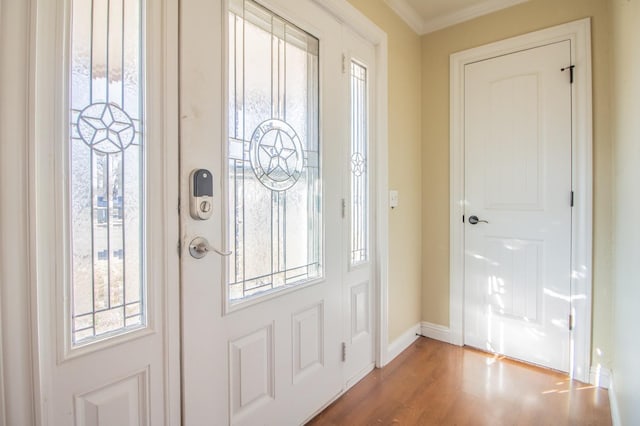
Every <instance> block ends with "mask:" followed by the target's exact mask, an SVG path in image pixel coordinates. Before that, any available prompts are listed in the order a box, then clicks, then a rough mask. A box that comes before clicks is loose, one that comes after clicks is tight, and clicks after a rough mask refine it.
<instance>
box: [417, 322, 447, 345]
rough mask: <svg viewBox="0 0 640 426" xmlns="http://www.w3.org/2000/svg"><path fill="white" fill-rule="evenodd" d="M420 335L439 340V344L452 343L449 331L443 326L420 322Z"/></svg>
mask: <svg viewBox="0 0 640 426" xmlns="http://www.w3.org/2000/svg"><path fill="white" fill-rule="evenodd" d="M420 334H422V335H423V336H424V337H429V338H431V339H435V340H440V341H441V342H446V343H452V341H451V330H450V329H449V327H445V326H444V325H439V324H433V323H430V322H427V321H422V323H420Z"/></svg>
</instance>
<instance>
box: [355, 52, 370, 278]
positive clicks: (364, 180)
mask: <svg viewBox="0 0 640 426" xmlns="http://www.w3.org/2000/svg"><path fill="white" fill-rule="evenodd" d="M368 126H369V117H368V98H367V69H366V68H365V67H363V66H362V65H360V64H357V63H356V62H351V264H352V265H357V264H358V263H362V262H366V261H367V260H368V259H369V253H368V247H369V172H368V154H367V145H368V141H369V133H368V131H367V129H368V128H369V127H368Z"/></svg>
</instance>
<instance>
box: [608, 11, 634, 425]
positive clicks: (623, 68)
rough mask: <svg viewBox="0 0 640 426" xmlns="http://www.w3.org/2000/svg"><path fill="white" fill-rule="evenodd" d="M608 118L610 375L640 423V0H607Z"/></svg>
mask: <svg viewBox="0 0 640 426" xmlns="http://www.w3.org/2000/svg"><path fill="white" fill-rule="evenodd" d="M611 3H612V12H613V13H612V17H613V25H612V34H613V37H612V41H613V43H612V46H613V54H612V59H613V61H612V67H611V70H612V71H611V75H612V79H611V82H612V91H611V93H612V102H611V106H612V124H613V126H612V127H613V132H612V135H613V140H614V168H613V170H614V173H613V180H614V185H613V188H614V191H613V192H614V196H613V197H614V209H613V211H614V215H613V223H614V232H613V241H614V245H613V265H614V267H613V278H614V283H615V286H614V287H615V291H614V295H615V296H614V303H613V307H614V308H613V330H614V341H613V349H614V358H613V379H614V383H615V392H616V399H617V401H618V407H619V413H620V420H621V423H620V424H625V425H638V424H640V406H639V405H638V383H640V368H638V354H640V338H639V337H638V336H639V334H640V333H638V331H637V324H638V308H639V307H640V285H638V282H639V279H638V277H639V274H638V259H640V222H638V212H640V196H638V194H639V192H640V191H639V190H638V183H640V49H639V46H638V41H639V40H640V25H638V24H639V23H640V1H639V0H630V1H629V0H613V1H612V2H611Z"/></svg>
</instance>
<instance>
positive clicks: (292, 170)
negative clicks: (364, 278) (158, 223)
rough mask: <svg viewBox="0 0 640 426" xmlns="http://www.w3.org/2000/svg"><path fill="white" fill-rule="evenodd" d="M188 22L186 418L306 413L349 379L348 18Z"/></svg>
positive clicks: (235, 8) (286, 12)
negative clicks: (203, 185)
mask: <svg viewBox="0 0 640 426" xmlns="http://www.w3.org/2000/svg"><path fill="white" fill-rule="evenodd" d="M181 24H182V32H181V40H180V47H181V81H180V91H181V101H180V118H181V122H180V128H181V158H180V161H181V184H182V189H181V198H182V202H181V205H182V208H181V209H182V210H181V217H182V219H181V226H182V236H181V238H182V247H183V249H182V279H181V285H182V330H183V338H182V341H183V347H182V355H183V357H182V362H183V370H182V372H183V409H184V411H183V420H184V424H185V425H201V424H212V423H215V424H227V423H233V424H300V423H303V422H304V421H305V420H306V419H307V418H308V417H309V416H310V415H312V414H313V413H314V412H315V411H316V410H319V409H320V408H321V407H322V406H323V405H324V404H326V403H327V402H328V401H330V400H331V399H332V398H333V397H334V396H336V395H337V394H339V393H340V392H341V390H342V388H343V363H342V353H343V352H342V349H343V348H342V315H343V312H342V305H343V303H342V302H343V301H342V270H341V265H342V254H343V251H342V237H341V236H342V232H343V220H342V217H341V211H342V192H343V191H342V190H343V188H342V183H343V179H342V173H343V165H344V162H343V161H342V160H341V159H342V158H344V155H345V149H346V140H345V135H346V134H347V133H348V130H347V129H348V126H349V124H348V123H349V122H348V119H347V117H348V108H347V104H346V102H343V99H342V98H341V95H340V94H342V93H344V86H343V84H342V83H343V81H344V76H343V73H342V66H343V64H342V48H341V32H342V25H341V24H340V23H339V22H337V21H336V20H335V19H334V18H333V17H332V16H330V15H329V14H328V13H327V12H325V11H324V10H323V9H322V8H320V7H319V6H318V5H317V4H316V3H314V2H312V1H311V0H302V1H295V2H293V1H285V0H270V1H266V2H260V3H256V2H254V1H252V0H230V1H229V2H219V1H213V2H212V1H205V0H201V1H191V2H185V3H184V4H183V5H182V10H181ZM221 64H223V65H222V66H221ZM223 100H224V101H223ZM194 170H200V171H201V172H200V173H204V174H206V175H207V176H213V179H212V191H210V194H211V195H212V197H211V198H208V199H207V200H205V202H206V203H210V204H206V203H205V204H202V203H200V202H198V203H194V202H188V201H187V200H190V198H192V197H193V196H194V194H195V192H194V190H195V187H196V186H197V185H199V183H198V182H195V181H191V182H190V179H193V176H194V175H193V171H194ZM194 205H195V206H196V209H197V208H203V209H206V210H208V211H210V212H211V213H212V214H211V218H210V219H206V220H200V219H194V216H192V214H191V211H190V209H191V208H192V206H194ZM197 216H198V215H195V217H197ZM196 237H203V238H204V239H206V242H205V241H203V240H196V241H194V239H195V238H196ZM190 253H191V254H190ZM192 255H193V256H192Z"/></svg>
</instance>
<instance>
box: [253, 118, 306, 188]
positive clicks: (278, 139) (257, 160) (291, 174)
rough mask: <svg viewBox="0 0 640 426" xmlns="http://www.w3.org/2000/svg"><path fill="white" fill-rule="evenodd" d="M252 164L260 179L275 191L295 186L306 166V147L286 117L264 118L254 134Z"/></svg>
mask: <svg viewBox="0 0 640 426" xmlns="http://www.w3.org/2000/svg"><path fill="white" fill-rule="evenodd" d="M250 159H251V167H252V168H253V172H254V173H255V175H256V177H257V178H258V180H259V181H260V182H261V183H262V184H263V185H264V186H266V187H267V188H269V189H271V190H272V191H286V190H287V189H289V188H291V187H293V186H294V185H295V184H296V182H298V179H300V175H301V174H302V168H303V166H304V151H303V150H302V144H301V143H300V138H299V137H298V135H297V134H296V132H295V130H293V128H292V127H291V126H290V125H289V124H287V123H286V122H284V121H282V120H277V119H272V120H267V121H264V122H262V123H261V124H260V125H259V126H258V127H257V128H256V130H255V131H254V132H253V136H252V137H251V147H250Z"/></svg>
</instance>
